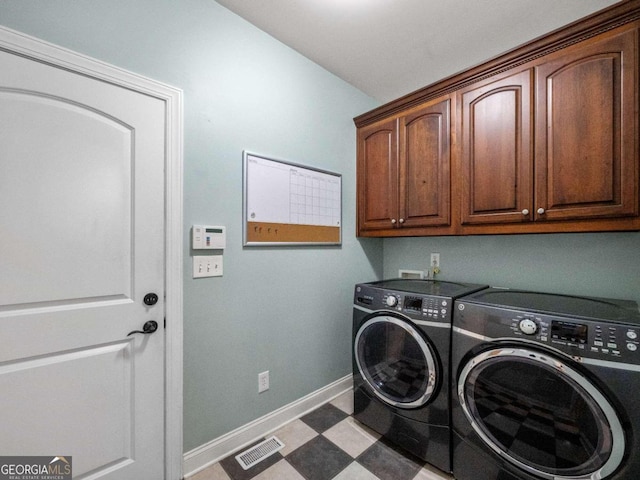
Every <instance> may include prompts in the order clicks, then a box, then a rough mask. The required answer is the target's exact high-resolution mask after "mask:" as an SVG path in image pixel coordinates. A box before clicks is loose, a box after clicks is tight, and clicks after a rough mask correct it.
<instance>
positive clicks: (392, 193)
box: [357, 119, 399, 232]
mask: <svg viewBox="0 0 640 480" xmlns="http://www.w3.org/2000/svg"><path fill="white" fill-rule="evenodd" d="M357 170H358V185H357V191H358V208H357V210H358V232H362V231H366V230H386V229H389V228H392V227H393V225H394V224H395V223H396V222H397V218H398V216H397V211H398V186H399V185H398V120H397V119H393V120H387V121H384V122H379V123H377V124H374V125H370V126H367V127H365V128H362V129H360V130H359V131H358V164H357Z"/></svg>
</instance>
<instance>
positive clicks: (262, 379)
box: [258, 370, 269, 393]
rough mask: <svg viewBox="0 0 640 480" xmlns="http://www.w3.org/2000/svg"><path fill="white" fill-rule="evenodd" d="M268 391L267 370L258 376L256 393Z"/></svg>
mask: <svg viewBox="0 0 640 480" xmlns="http://www.w3.org/2000/svg"><path fill="white" fill-rule="evenodd" d="M267 390H269V370H267V371H266V372H262V373H259V374H258V393H262V392H266V391H267Z"/></svg>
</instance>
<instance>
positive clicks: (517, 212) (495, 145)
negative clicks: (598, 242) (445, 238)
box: [460, 28, 638, 224]
mask: <svg viewBox="0 0 640 480" xmlns="http://www.w3.org/2000/svg"><path fill="white" fill-rule="evenodd" d="M636 36H637V30H636V29H635V28H631V29H630V28H624V29H618V30H617V31H613V32H609V33H606V34H603V35H600V36H597V37H595V38H593V39H590V40H587V41H584V42H581V43H579V44H577V45H574V46H572V47H569V48H567V49H565V50H562V51H560V52H557V53H554V54H550V55H548V56H546V57H543V58H542V59H541V60H539V61H538V62H536V63H532V64H531V69H529V70H525V71H522V72H520V73H512V74H508V75H507V76H504V77H498V78H497V79H495V80H490V81H485V82H484V83H482V84H479V85H478V84H474V85H472V86H470V87H468V88H466V89H463V90H461V92H460V95H461V98H462V100H461V103H462V122H461V133H462V146H461V166H462V190H461V217H462V218H461V220H462V224H486V223H527V222H531V221H534V222H547V221H558V220H564V221H567V220H571V221H573V220H583V219H602V218H607V217H624V216H633V215H638V158H637V154H636V150H635V148H636V147H635V128H636V124H637V122H636V119H635V115H637V110H636V105H637V99H636V96H635V95H636V93H635V91H636V88H635V83H637V78H638V77H637V72H636V68H637V60H636V58H637V55H638V53H637V49H636V44H637V38H636ZM532 74H533V77H532ZM532 78H533V80H532ZM532 85H533V88H534V89H535V99H536V100H535V105H534V104H533V100H532V99H533V96H532V94H533V91H532V90H533V89H532ZM534 147H535V148H534Z"/></svg>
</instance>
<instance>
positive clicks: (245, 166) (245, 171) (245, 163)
mask: <svg viewBox="0 0 640 480" xmlns="http://www.w3.org/2000/svg"><path fill="white" fill-rule="evenodd" d="M249 157H257V158H261V159H263V160H268V161H270V162H275V163H279V164H282V165H285V166H289V167H295V168H297V169H299V170H303V171H310V172H319V173H322V174H325V175H330V176H333V177H336V178H338V179H339V180H340V225H339V226H338V240H337V241H318V240H309V241H308V240H299V241H278V242H272V241H249V239H248V224H249V212H248V204H249V201H248V200H249V198H250V195H251V192H250V191H249V188H250V187H249V183H248V176H249ZM242 184H243V185H242V190H243V195H242V215H243V218H242V238H243V246H245V247H281V246H313V245H318V246H340V245H342V175H341V174H339V173H336V172H332V171H329V170H324V169H321V168H316V167H310V166H308V165H303V164H301V163H296V162H291V161H288V160H283V159H280V158H275V157H272V156H268V155H262V154H260V153H255V152H250V151H247V150H244V151H243V152H242ZM292 225H303V224H292Z"/></svg>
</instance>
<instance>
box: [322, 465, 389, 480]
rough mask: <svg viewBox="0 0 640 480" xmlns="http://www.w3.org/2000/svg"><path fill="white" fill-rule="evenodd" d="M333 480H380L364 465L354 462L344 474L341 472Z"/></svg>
mask: <svg viewBox="0 0 640 480" xmlns="http://www.w3.org/2000/svg"><path fill="white" fill-rule="evenodd" d="M333 480H380V479H379V478H378V477H376V476H375V475H374V474H373V473H371V472H370V471H369V470H367V469H366V468H364V467H363V466H362V465H360V464H358V463H356V462H353V463H352V464H350V465H349V466H348V467H347V468H345V469H344V470H343V471H342V472H340V473H339V474H338V475H337V476H336V477H334V478H333Z"/></svg>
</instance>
